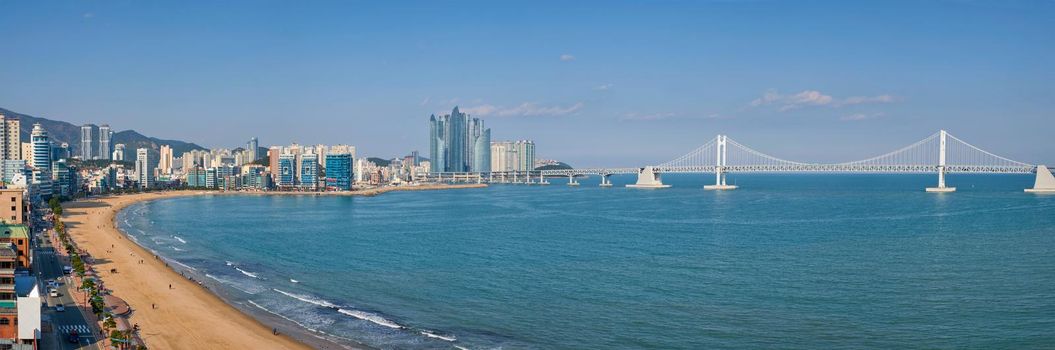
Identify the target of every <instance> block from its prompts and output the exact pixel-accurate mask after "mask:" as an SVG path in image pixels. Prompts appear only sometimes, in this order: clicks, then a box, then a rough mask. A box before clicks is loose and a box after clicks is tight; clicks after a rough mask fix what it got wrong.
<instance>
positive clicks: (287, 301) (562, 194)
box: [118, 175, 1055, 349]
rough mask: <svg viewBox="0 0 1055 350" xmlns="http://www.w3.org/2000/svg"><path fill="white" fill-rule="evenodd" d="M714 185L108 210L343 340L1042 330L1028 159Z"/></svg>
mask: <svg viewBox="0 0 1055 350" xmlns="http://www.w3.org/2000/svg"><path fill="white" fill-rule="evenodd" d="M632 180H633V178H631V177H617V178H615V182H616V185H617V186H620V185H621V184H625V183H627V182H630V181H632ZM711 180H713V179H712V177H710V176H704V175H697V176H688V175H685V176H667V177H665V181H667V182H668V183H671V184H673V185H674V187H673V188H670V189H665V190H633V189H626V188H621V187H616V188H609V189H603V188H598V187H596V184H597V181H596V179H593V180H592V181H584V182H583V185H582V186H581V187H579V188H570V187H567V186H564V185H563V184H561V183H558V182H557V181H554V184H553V185H550V186H531V187H529V186H512V185H495V186H492V187H490V188H486V189H471V190H451V191H432V192H397V193H388V194H384V195H381V196H377V197H361V198H351V197H264V196H202V197H193V198H178V199H168V200H161V201H155V202H147V203H141V204H137V205H134V206H132V207H129V208H128V209H126V210H125V211H123V212H122V213H121V214H120V215H119V217H118V223H119V225H120V226H121V227H122V228H123V229H124V230H125V231H126V232H128V233H129V234H131V235H132V236H133V237H135V238H136V239H137V240H138V241H139V242H140V243H141V244H143V245H145V246H147V247H148V248H150V249H154V250H156V251H157V252H158V253H159V254H161V255H162V256H165V257H167V258H170V259H173V260H174V261H175V262H178V263H179V264H175V263H174V264H173V266H176V267H179V265H180V264H182V265H185V266H186V267H183V268H182V269H184V270H186V272H187V273H189V274H191V275H193V276H198V277H197V278H200V279H202V280H203V281H205V283H206V284H207V285H209V286H210V287H211V288H212V289H214V290H215V291H217V292H218V293H220V294H221V295H222V296H224V297H225V298H227V299H229V300H230V301H231V302H232V303H234V304H235V305H236V306H238V307H240V308H242V309H244V310H247V311H249V312H256V313H261V314H264V315H266V314H267V313H268V312H270V313H274V314H280V315H282V316H283V317H285V318H287V319H289V320H292V321H294V322H296V323H298V324H300V327H303V328H305V329H312V330H315V332H311V331H309V332H307V334H312V335H315V336H322V337H326V338H328V339H335V340H337V341H339V342H343V343H348V344H351V343H362V344H367V345H370V346H374V347H379V348H410V349H424V348H429V349H431V348H439V349H443V348H454V347H455V346H459V347H464V348H470V349H477V348H499V347H501V348H507V349H514V348H515V349H519V348H540V349H602V348H605V349H638V348H650V349H706V348H801V349H816V348H899V349H911V348H918V349H930V348H1052V347H1055V332H1053V330H1055V196H1043V195H1033V194H1026V193H1023V192H1022V189H1023V188H1026V187H1029V186H1030V185H1031V184H1032V177H1030V176H1020V175H988V176H981V175H978V176H974V175H970V176H968V175H954V176H951V177H950V179H949V181H950V183H951V184H953V185H955V186H957V187H959V192H956V193H952V194H928V193H924V192H923V191H922V190H923V188H924V187H926V186H932V185H933V183H934V182H935V180H936V179H935V176H934V175H927V176H923V175H918V176H917V175H739V176H735V177H732V178H731V181H733V182H735V183H737V184H739V185H741V186H742V187H741V188H740V189H738V190H735V191H728V192H713V191H704V190H702V189H701V187H702V186H703V185H704V184H705V182H707V181H711ZM188 268H192V269H193V270H189V269H188ZM291 279H292V280H296V281H297V283H294V282H292V281H291ZM264 310H267V311H264ZM395 327H401V328H395ZM423 332H429V333H431V334H434V335H438V336H441V337H444V338H450V339H453V341H450V339H447V340H445V339H441V338H438V337H430V336H427V335H425V334H424V333H423Z"/></svg>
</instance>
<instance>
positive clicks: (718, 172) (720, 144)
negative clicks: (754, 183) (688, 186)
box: [703, 135, 737, 190]
mask: <svg viewBox="0 0 1055 350" xmlns="http://www.w3.org/2000/svg"><path fill="white" fill-rule="evenodd" d="M728 145H729V144H728V140H727V136H725V135H718V138H717V139H715V143H714V149H715V156H714V159H715V161H714V162H715V164H714V184H713V185H705V186H703V189H705V190H735V189H736V187H737V186H736V185H730V184H727V183H726V182H725V166H726V164H728V163H727V159H728V153H729V152H728V147H729V146H728Z"/></svg>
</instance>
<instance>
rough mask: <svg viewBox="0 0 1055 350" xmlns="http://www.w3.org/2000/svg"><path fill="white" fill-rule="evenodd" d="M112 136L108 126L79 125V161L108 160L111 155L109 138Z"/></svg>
mask: <svg viewBox="0 0 1055 350" xmlns="http://www.w3.org/2000/svg"><path fill="white" fill-rule="evenodd" d="M113 134H114V133H113V131H112V130H111V129H110V125H108V124H103V125H95V124H84V125H81V152H80V156H81V159H84V160H92V159H110V158H111V155H112V153H113V149H111V148H110V138H111V137H112V136H113Z"/></svg>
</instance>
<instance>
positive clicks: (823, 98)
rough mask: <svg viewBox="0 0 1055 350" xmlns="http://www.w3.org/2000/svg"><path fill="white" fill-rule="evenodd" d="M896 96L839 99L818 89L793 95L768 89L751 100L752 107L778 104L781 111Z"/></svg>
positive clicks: (891, 98)
mask: <svg viewBox="0 0 1055 350" xmlns="http://www.w3.org/2000/svg"><path fill="white" fill-rule="evenodd" d="M895 100H896V98H895V97H894V96H891V95H878V96H852V97H847V98H845V99H837V98H834V97H832V96H831V95H825V94H824V93H821V92H820V91H817V90H803V91H801V92H799V93H796V94H792V95H784V94H781V93H779V92H777V91H775V90H769V91H766V92H765V93H764V94H762V96H761V97H759V98H756V99H754V100H752V101H751V106H752V107H760V106H767V105H776V106H778V107H777V110H779V111H781V112H786V111H790V110H793V109H798V108H802V107H811V106H831V107H841V106H850V105H858V104H866V103H890V102H894V101H895Z"/></svg>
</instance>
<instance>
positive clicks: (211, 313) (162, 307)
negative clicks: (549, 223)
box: [63, 185, 486, 349]
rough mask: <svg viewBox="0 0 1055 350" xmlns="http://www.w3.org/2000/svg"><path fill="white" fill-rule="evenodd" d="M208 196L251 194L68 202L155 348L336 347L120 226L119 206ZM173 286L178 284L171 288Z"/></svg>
mask: <svg viewBox="0 0 1055 350" xmlns="http://www.w3.org/2000/svg"><path fill="white" fill-rule="evenodd" d="M483 186H486V185H483ZM470 187H481V186H478V185H455V186H445V185H435V186H421V187H417V188H415V187H406V188H397V189H395V190H430V189H447V188H470ZM388 191H392V190H367V191H360V192H358V193H357V194H359V195H376V194H380V193H384V192H388ZM202 194H247V193H241V192H234V193H231V192H228V193H221V192H201V191H170V192H155V193H143V194H131V195H120V196H108V197H100V198H93V199H90V200H80V201H75V202H69V203H64V204H63V207H64V210H63V221H64V222H65V223H66V227H68V232H69V233H70V236H71V237H72V238H73V239H74V240H75V241H76V242H77V245H78V247H80V248H81V249H83V250H86V251H87V252H89V253H90V254H91V255H92V256H93V257H95V259H96V260H97V264H96V265H95V270H96V273H98V275H99V277H100V278H102V280H103V282H104V283H105V285H106V287H107V288H109V289H111V290H112V291H113V294H114V295H115V296H118V297H120V298H122V299H124V300H125V301H127V302H128V304H129V305H130V306H131V307H132V309H133V310H134V312H133V313H132V316H131V317H130V319H129V321H130V323H133V324H139V325H140V326H141V327H142V331H141V332H140V335H141V337H142V338H143V340H144V341H145V342H146V343H147V346H148V347H150V348H152V349H310V348H312V346H314V347H320V348H323V347H325V348H331V347H330V346H325V345H322V344H323V343H318V344H312V346H308V345H306V344H304V343H301V342H299V341H297V340H295V339H292V338H290V337H287V336H285V335H279V336H275V335H273V334H272V326H269V325H264V324H262V323H261V322H259V321H258V320H256V319H254V318H253V317H250V316H249V315H247V314H245V313H242V312H241V311H239V310H238V309H236V308H234V307H233V306H231V305H228V304H227V303H225V302H224V301H223V300H222V299H220V298H219V297H217V296H216V295H214V294H212V292H210V291H208V290H206V289H204V288H202V287H201V286H199V285H198V284H196V283H194V282H191V281H189V280H187V279H186V278H184V277H182V276H180V274H178V273H176V272H175V271H173V270H172V269H170V268H168V267H167V266H166V265H165V262H164V261H163V260H158V259H155V258H154V256H153V254H152V253H150V251H147V250H145V249H143V248H142V247H140V246H139V245H137V244H136V243H135V242H132V241H130V240H128V239H127V238H125V236H124V235H123V234H122V233H121V232H120V231H118V230H117V228H116V227H115V225H114V216H115V215H116V214H117V212H118V211H120V210H121V209H122V208H124V207H126V206H128V205H130V204H132V203H136V202H140V201H145V200H154V199H162V198H171V197H179V196H192V195H202ZM248 194H252V193H248ZM257 194H276V195H280V194H283V193H274V192H268V193H257ZM289 194H295V195H296V194H301V195H311V194H306V193H289ZM111 246H113V248H111ZM107 251H111V252H110V253H108V252H107ZM140 260H142V261H143V263H142V264H140V263H139V261H140ZM110 269H116V271H117V273H115V274H111V273H110V272H109V271H110ZM170 284H171V285H172V289H169V285H170ZM151 304H157V309H151ZM280 329H281V328H280Z"/></svg>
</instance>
